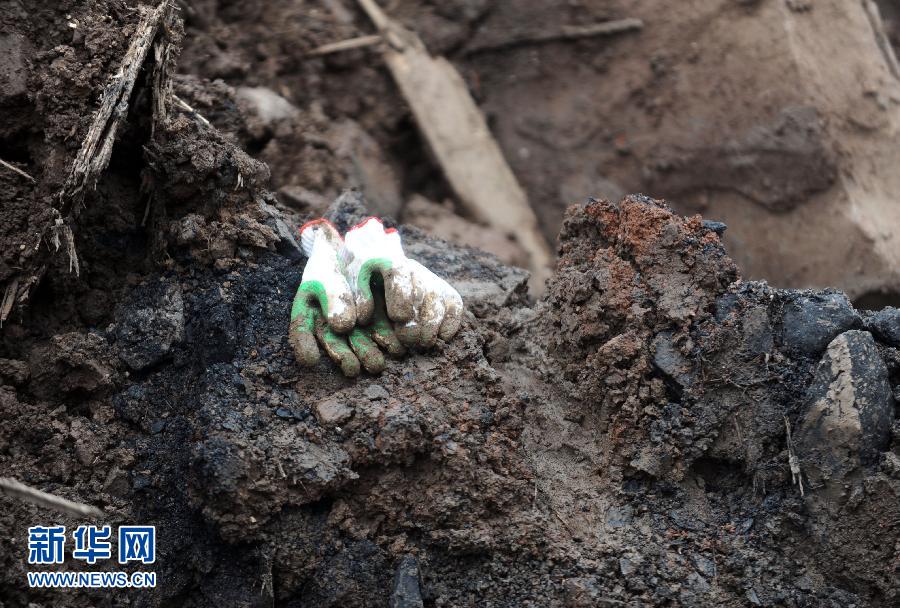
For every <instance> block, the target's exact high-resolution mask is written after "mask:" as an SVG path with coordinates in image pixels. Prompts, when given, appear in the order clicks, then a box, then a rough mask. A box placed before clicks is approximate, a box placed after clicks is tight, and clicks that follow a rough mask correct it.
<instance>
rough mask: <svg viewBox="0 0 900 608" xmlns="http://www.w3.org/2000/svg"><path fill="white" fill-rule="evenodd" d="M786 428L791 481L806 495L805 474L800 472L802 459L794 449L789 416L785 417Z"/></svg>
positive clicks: (801, 493) (802, 494)
mask: <svg viewBox="0 0 900 608" xmlns="http://www.w3.org/2000/svg"><path fill="white" fill-rule="evenodd" d="M784 428H785V431H787V449H788V466H789V467H790V468H791V481H792V482H793V483H794V485H796V486H799V488H800V496H801V497H802V496H805V493H804V491H803V475H802V473H801V472H800V459H799V458H798V457H797V453H796V452H795V451H794V441H793V439H792V438H791V423H790V422H789V421H788V419H787V416H785V417H784Z"/></svg>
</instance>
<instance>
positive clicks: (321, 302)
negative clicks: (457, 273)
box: [288, 219, 404, 377]
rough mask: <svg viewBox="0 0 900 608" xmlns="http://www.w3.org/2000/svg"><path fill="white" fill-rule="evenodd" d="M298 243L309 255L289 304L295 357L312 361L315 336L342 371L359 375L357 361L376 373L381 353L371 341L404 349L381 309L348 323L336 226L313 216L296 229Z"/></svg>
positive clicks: (348, 299) (350, 310)
mask: <svg viewBox="0 0 900 608" xmlns="http://www.w3.org/2000/svg"><path fill="white" fill-rule="evenodd" d="M300 242H301V244H302V246H303V251H304V253H306V255H307V256H308V257H309V260H308V261H307V262H306V268H305V269H304V270H303V279H302V281H301V283H300V287H299V289H297V295H296V296H295V297H294V303H293V306H292V307H291V325H290V329H289V333H288V342H290V344H291V347H292V348H293V349H294V353H295V355H296V357H297V360H298V361H299V362H300V363H301V364H302V365H306V366H313V365H315V364H316V363H318V362H319V348H318V346H317V344H316V342H317V341H318V343H319V344H321V345H322V347H323V348H324V349H325V351H326V352H327V353H328V356H329V357H331V359H332V360H334V361H335V363H338V364H339V365H340V366H341V371H342V372H343V373H344V375H345V376H347V377H354V376H357V375H359V371H360V361H362V366H363V367H365V369H366V371H368V372H369V373H373V374H377V373H380V372H381V371H382V370H383V369H384V356H383V355H382V354H381V352H380V351H379V350H378V347H377V346H376V342H377V343H378V344H381V345H382V347H384V348H385V349H386V350H388V352H390V353H391V354H395V355H399V354H402V353H403V351H404V349H403V347H402V345H401V344H400V343H399V342H398V341H397V338H396V336H394V333H393V330H392V329H391V327H390V324H389V323H388V322H387V317H386V316H385V315H384V313H382V314H381V315H380V316H379V315H372V316H373V320H372V322H371V323H370V324H369V326H368V327H365V328H360V327H354V326H355V325H356V320H357V315H356V305H355V303H354V295H353V291H352V289H351V288H350V285H349V283H348V282H347V275H346V269H345V267H344V242H343V239H341V236H340V234H339V233H338V231H337V229H336V228H335V227H334V226H333V225H332V224H331V223H330V222H328V220H325V219H318V220H314V221H312V222H309V223H307V224H305V225H304V226H303V227H302V228H301V229H300ZM381 308H382V310H383V308H384V305H383V303H382V305H381ZM348 332H349V334H348V335H346V336H345V335H341V334H347V333H348Z"/></svg>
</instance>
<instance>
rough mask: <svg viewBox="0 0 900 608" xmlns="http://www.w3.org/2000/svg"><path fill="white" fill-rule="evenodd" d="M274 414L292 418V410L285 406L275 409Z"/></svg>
mask: <svg viewBox="0 0 900 608" xmlns="http://www.w3.org/2000/svg"><path fill="white" fill-rule="evenodd" d="M275 415H276V416H278V417H279V418H293V417H294V412H293V411H292V410H290V409H288V408H286V407H280V408H278V409H277V410H275Z"/></svg>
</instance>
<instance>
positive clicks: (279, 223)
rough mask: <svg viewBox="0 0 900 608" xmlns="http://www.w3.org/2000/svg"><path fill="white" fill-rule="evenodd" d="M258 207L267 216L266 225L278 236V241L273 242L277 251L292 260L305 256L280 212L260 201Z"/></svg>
mask: <svg viewBox="0 0 900 608" xmlns="http://www.w3.org/2000/svg"><path fill="white" fill-rule="evenodd" d="M259 208H260V209H261V210H262V211H263V213H265V214H266V215H267V216H268V217H267V218H266V225H267V226H268V227H269V228H271V229H272V230H274V231H275V235H276V236H277V237H278V241H277V242H276V243H275V248H276V249H277V250H278V253H280V254H281V255H284V256H287V257H288V258H290V259H292V260H299V259H301V258H304V257H306V256H304V254H303V249H302V248H301V247H300V244H299V243H298V242H297V239H296V238H294V233H293V231H292V230H291V229H290V228H289V227H288V225H287V223H286V222H285V221H284V216H283V215H282V213H281V212H280V211H279V210H278V209H276V208H275V207H273V206H272V205H269V204H268V203H264V202H262V201H260V203H259Z"/></svg>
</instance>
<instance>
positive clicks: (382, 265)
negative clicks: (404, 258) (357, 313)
mask: <svg viewBox="0 0 900 608" xmlns="http://www.w3.org/2000/svg"><path fill="white" fill-rule="evenodd" d="M393 267H394V264H393V263H392V262H391V261H390V260H389V259H387V258H372V259H371V260H368V261H366V263H365V264H363V265H362V267H361V268H360V269H359V276H358V277H357V280H356V282H357V286H358V288H359V291H360V293H361V294H362V296H363V298H365V299H366V300H367V301H368V300H371V299H372V279H373V278H374V279H375V280H376V281H377V280H379V277H384V276H385V275H386V274H387V272H388V271H389V270H390V269H391V268H393Z"/></svg>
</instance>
